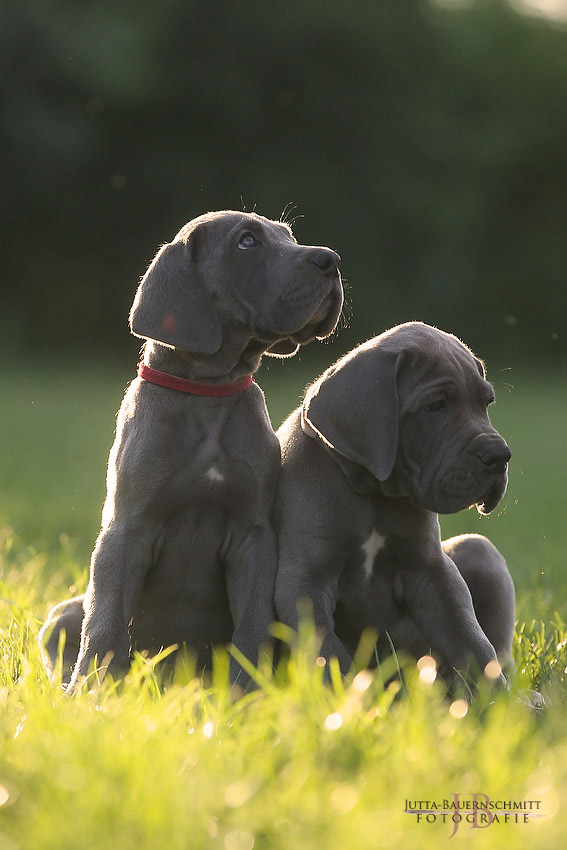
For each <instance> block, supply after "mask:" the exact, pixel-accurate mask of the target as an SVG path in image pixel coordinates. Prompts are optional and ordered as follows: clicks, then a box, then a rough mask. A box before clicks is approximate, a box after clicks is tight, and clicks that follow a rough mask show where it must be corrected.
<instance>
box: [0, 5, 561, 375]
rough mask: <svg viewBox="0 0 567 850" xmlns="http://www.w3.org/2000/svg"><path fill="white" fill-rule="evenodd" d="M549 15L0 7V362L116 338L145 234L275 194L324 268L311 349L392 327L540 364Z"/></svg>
mask: <svg viewBox="0 0 567 850" xmlns="http://www.w3.org/2000/svg"><path fill="white" fill-rule="evenodd" d="M566 6H567V4H566V3H565V2H564V0H477V2H474V0H435V2H434V1H433V0H420V2H418V0H401V1H400V0H397V2H396V0H349V2H347V1H346V0H286V2H280V0H248V2H246V3H240V2H230V0H193V2H189V1H188V0H162V2H159V3H158V2H154V3H152V2H139V0H138V2H134V0H112V2H108V0H85V2H77V0H50V2H47V0H44V2H37V0H36V2H32V0H3V2H2V4H1V6H0V9H1V17H0V33H1V41H2V48H1V56H0V63H1V75H0V85H1V87H2V99H3V109H2V115H1V119H0V120H1V128H0V146H1V147H0V149H1V162H2V192H1V194H0V214H1V217H2V222H3V226H2V230H3V250H2V262H3V272H2V289H3V292H2V309H1V311H0V350H1V351H2V353H3V356H4V360H5V362H6V358H10V357H15V358H19V357H21V356H22V354H23V353H25V352H31V353H34V354H37V355H42V354H45V353H46V352H49V353H56V354H57V353H60V354H63V355H64V354H66V353H67V352H69V351H73V352H77V351H78V352H79V353H82V354H86V355H87V356H92V357H95V356H96V357H100V356H102V355H108V356H114V355H115V354H119V355H121V354H122V353H123V352H124V351H129V350H132V351H135V350H137V347H138V342H137V341H135V340H134V339H133V338H131V337H130V336H129V334H128V331H127V326H126V316H127V313H128V310H129V307H130V303H131V299H132V296H133V293H134V290H135V287H136V284H137V281H138V278H139V277H140V275H141V274H142V273H143V272H144V270H145V267H146V266H147V264H148V262H149V260H150V259H151V257H152V255H153V253H154V252H155V250H156V248H157V246H158V245H159V244H160V243H163V242H165V241H167V240H169V239H170V238H172V237H173V235H174V234H175V233H176V231H177V229H178V228H179V227H180V226H181V225H182V224H183V223H184V222H185V221H187V220H189V219H190V218H192V217H193V216H195V215H197V214H199V213H201V212H204V211H206V210H210V209H219V208H236V209H240V208H242V207H243V205H245V206H246V208H248V209H251V208H254V207H255V208H256V209H257V211H258V212H261V213H263V214H265V215H267V216H269V217H273V218H278V217H279V215H280V213H281V212H282V210H283V208H284V206H285V205H286V204H288V202H291V203H293V204H296V205H297V210H296V213H297V214H300V215H302V216H303V217H302V218H300V219H298V220H297V222H296V224H295V228H294V229H295V232H296V235H297V237H298V239H299V240H300V241H304V242H307V243H310V244H326V245H330V246H331V247H333V248H335V249H336V250H338V251H339V253H340V254H341V255H342V258H343V273H344V275H345V277H346V278H347V279H348V285H349V297H350V300H351V303H352V318H351V320H350V328H349V329H348V330H347V331H343V332H342V333H341V335H340V336H339V337H338V339H337V343H336V344H334V345H333V346H332V357H333V359H334V358H335V357H337V356H339V355H340V354H341V353H342V351H345V350H347V349H348V348H350V347H351V346H352V345H354V344H355V343H357V342H359V341H361V340H363V339H365V338H366V337H368V336H370V335H373V334H375V333H378V332H380V331H381V330H383V329H384V328H386V327H388V326H390V325H392V324H395V323H397V322H401V321H406V320H408V319H414V318H416V319H422V320H425V321H428V322H431V323H433V324H436V325H438V326H439V327H442V328H444V329H445V330H451V331H453V332H454V333H457V334H458V335H460V336H461V337H462V338H463V339H465V340H466V341H467V342H468V343H469V344H470V345H471V346H472V347H473V348H475V349H476V350H477V351H478V353H479V354H480V355H481V356H484V357H485V358H487V359H489V358H491V357H492V358H495V359H496V364H497V366H503V367H504V366H509V365H511V364H513V363H516V362H518V363H519V362H525V361H527V360H528V359H530V360H532V361H533V360H534V359H535V360H536V361H538V363H539V364H540V365H547V364H550V363H552V362H553V363H555V364H558V363H561V362H562V363H564V359H565V353H566V339H567V337H566V334H565V328H564V323H565V315H566V307H567V288H566V286H565V284H566V281H567V247H566V245H567V203H566V200H567V8H566ZM538 12H539V13H538ZM128 346H130V347H131V348H130V349H129V348H128ZM317 352H318V353H317ZM326 354H327V362H328V360H329V356H330V354H329V350H327V352H326ZM323 355H325V350H324V349H321V347H320V346H310V347H309V348H308V349H307V350H306V353H305V355H304V357H315V358H319V362H321V357H322V356H323ZM322 365H325V360H323V363H322ZM489 365H490V360H489Z"/></svg>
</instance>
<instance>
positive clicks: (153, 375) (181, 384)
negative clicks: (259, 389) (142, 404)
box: [138, 362, 252, 398]
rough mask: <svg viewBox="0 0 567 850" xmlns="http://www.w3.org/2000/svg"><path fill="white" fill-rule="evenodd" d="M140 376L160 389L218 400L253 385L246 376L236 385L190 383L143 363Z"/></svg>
mask: <svg viewBox="0 0 567 850" xmlns="http://www.w3.org/2000/svg"><path fill="white" fill-rule="evenodd" d="M138 376H139V377H140V378H143V380H144V381H150V383H152V384H159V386H160V387H167V388H168V389H169V390H179V392H181V393H191V395H207V396H215V397H216V398H219V397H222V396H226V395H236V393H241V392H242V391H243V390H247V389H248V387H249V386H250V384H251V383H252V375H246V376H245V377H244V378H241V379H240V380H239V381H235V383H234V384H201V383H199V382H198V381H188V380H187V379H186V378H177V377H175V375H168V374H167V372H158V370H157V369H151V368H150V367H149V366H146V364H145V363H142V362H140V363H138Z"/></svg>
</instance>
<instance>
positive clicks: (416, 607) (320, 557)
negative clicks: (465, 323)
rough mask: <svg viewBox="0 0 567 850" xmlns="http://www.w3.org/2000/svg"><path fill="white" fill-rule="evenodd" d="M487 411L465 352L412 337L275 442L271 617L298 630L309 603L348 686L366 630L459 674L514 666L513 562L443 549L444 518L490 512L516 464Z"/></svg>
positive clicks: (374, 347)
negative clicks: (275, 555) (277, 468)
mask: <svg viewBox="0 0 567 850" xmlns="http://www.w3.org/2000/svg"><path fill="white" fill-rule="evenodd" d="M493 400H494V394H493V390H492V387H491V385H490V384H489V383H488V381H487V380H486V378H485V372H484V367H483V364H482V363H481V361H480V360H478V359H477V358H476V357H474V355H473V354H472V352H471V351H470V350H469V349H468V348H467V347H466V346H465V345H463V344H462V343H461V342H460V341H459V340H457V339H456V338H455V337H454V336H452V335H450V334H447V333H444V332H442V331H439V330H437V329H435V328H432V327H430V326H428V325H424V324H422V323H419V322H410V323H408V324H405V325H400V326H398V327H396V328H393V329H392V330H390V331H387V332H386V333H384V334H382V335H381V336H378V337H376V338H374V339H371V340H369V341H368V342H366V343H364V344H363V345H360V346H359V347H357V348H355V349H354V350H353V351H351V352H350V353H349V354H347V355H346V356H345V357H343V358H342V359H341V360H339V361H338V363H336V364H335V365H334V366H332V367H330V368H329V369H328V370H327V371H326V372H325V373H324V374H323V375H322V376H321V377H320V378H319V379H318V380H317V381H316V382H315V383H314V384H313V385H312V386H311V387H309V389H308V390H307V393H306V396H305V401H304V402H303V404H302V406H301V407H299V408H298V409H297V410H295V411H294V412H293V413H292V414H291V416H290V417H289V418H288V419H287V421H286V422H285V423H284V424H283V425H282V426H281V428H280V429H279V431H278V432H277V435H278V438H279V440H280V443H281V448H282V473H281V475H280V481H279V485H278V492H277V497H276V528H277V531H278V536H279V565H278V574H277V580H276V596H275V599H276V613H277V615H278V618H279V619H280V620H281V621H283V622H284V623H287V624H288V625H291V626H293V627H295V626H296V625H297V603H298V600H299V599H300V598H301V597H308V598H309V599H310V600H311V601H312V603H313V608H314V618H315V622H316V624H317V626H318V627H319V628H320V629H321V630H322V631H323V633H324V641H323V646H322V655H323V656H325V657H327V658H328V657H330V656H336V657H337V658H338V659H339V661H340V665H341V669H342V670H343V672H345V673H346V672H347V671H348V669H349V668H350V666H351V659H352V655H353V652H354V650H355V649H356V646H357V644H358V641H359V639H360V636H361V633H362V631H363V629H364V628H365V627H367V626H371V627H374V628H375V629H376V630H377V631H378V633H379V635H380V638H381V642H385V640H386V633H387V634H388V635H389V636H390V638H391V640H392V641H393V643H394V646H395V647H396V648H398V649H400V648H403V649H406V650H408V651H410V652H412V653H413V654H415V655H416V656H418V657H419V656H420V655H423V654H425V653H427V652H429V651H431V650H433V651H434V652H436V653H437V654H438V655H439V656H440V657H441V659H442V660H443V662H445V664H446V665H448V666H449V667H450V668H460V669H464V668H466V666H467V664H468V663H469V662H470V661H473V662H475V663H476V665H478V667H479V668H480V670H481V671H483V670H484V669H485V668H486V665H487V664H488V663H489V662H490V661H494V660H496V657H497V655H498V656H499V657H500V659H501V661H502V663H504V662H506V661H508V660H509V658H510V650H511V642H512V632H513V628H514V588H513V583H512V580H511V578H510V575H509V572H508V569H507V567H506V564H505V562H504V559H503V558H502V557H501V555H500V554H499V553H498V552H497V550H496V549H495V548H494V547H493V546H492V544H491V543H490V542H489V541H488V540H486V539H485V538H484V537H481V536H479V535H465V536H462V537H459V538H453V539H452V540H449V541H445V542H444V543H442V541H441V536H440V530H439V521H438V516H437V514H438V513H453V512H455V511H459V510H461V509H463V508H466V507H468V506H470V505H474V504H476V505H477V507H478V510H479V511H480V512H481V513H489V512H490V511H492V510H493V509H494V508H495V507H496V505H497V504H498V503H499V501H500V500H501V498H502V496H503V495H504V492H505V489H506V483H507V464H508V460H509V459H510V450H509V448H508V446H507V445H506V443H505V442H504V440H503V439H502V437H501V436H500V435H499V434H498V433H497V432H496V431H495V429H494V428H493V427H492V425H491V423H490V420H489V418H488V413H487V407H488V405H489V404H490V403H491V402H492V401H493ZM471 594H472V597H471ZM473 603H474V607H473ZM385 645H387V644H385ZM492 669H494V667H493V668H492Z"/></svg>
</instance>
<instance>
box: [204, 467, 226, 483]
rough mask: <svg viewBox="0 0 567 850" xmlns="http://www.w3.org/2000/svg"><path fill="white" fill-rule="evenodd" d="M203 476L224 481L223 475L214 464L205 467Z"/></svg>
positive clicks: (210, 479)
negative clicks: (207, 467)
mask: <svg viewBox="0 0 567 850" xmlns="http://www.w3.org/2000/svg"><path fill="white" fill-rule="evenodd" d="M205 476H206V477H207V478H208V479H209V481H224V475H223V474H222V473H221V472H219V471H218V469H217V468H216V466H211V467H210V468H209V469H207V471H206V472H205Z"/></svg>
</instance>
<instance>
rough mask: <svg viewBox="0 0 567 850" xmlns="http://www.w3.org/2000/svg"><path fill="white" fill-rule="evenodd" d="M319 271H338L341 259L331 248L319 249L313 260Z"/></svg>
mask: <svg viewBox="0 0 567 850" xmlns="http://www.w3.org/2000/svg"><path fill="white" fill-rule="evenodd" d="M312 260H313V262H314V263H315V265H316V266H317V268H318V269H321V271H322V272H325V273H327V272H330V271H335V272H336V271H338V268H339V265H340V262H341V258H340V257H339V255H338V254H337V252H336V251H331V249H330V248H318V249H317V250H316V251H315V253H314V255H313V258H312Z"/></svg>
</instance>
